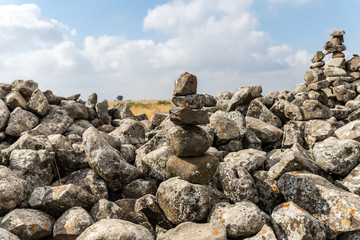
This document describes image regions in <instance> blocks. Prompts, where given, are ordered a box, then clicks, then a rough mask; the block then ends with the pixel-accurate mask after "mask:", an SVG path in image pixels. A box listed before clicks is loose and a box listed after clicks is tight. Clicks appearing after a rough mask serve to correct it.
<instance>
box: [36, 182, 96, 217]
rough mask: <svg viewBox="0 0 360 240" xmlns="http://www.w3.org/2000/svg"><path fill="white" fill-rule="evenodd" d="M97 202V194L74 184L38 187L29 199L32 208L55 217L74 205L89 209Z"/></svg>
mask: <svg viewBox="0 0 360 240" xmlns="http://www.w3.org/2000/svg"><path fill="white" fill-rule="evenodd" d="M96 202H97V198H96V197H95V196H93V195H91V194H90V193H89V192H88V191H86V190H84V189H83V188H81V187H79V186H76V185H73V184H67V185H61V186H56V187H50V186H45V187H37V188H35V189H34V191H33V192H32V193H31V196H30V199H29V204H30V206H31V207H32V208H36V209H39V210H42V211H44V212H47V213H49V214H50V215H51V216H54V217H60V216H61V215H62V214H63V213H64V212H65V211H66V210H68V209H69V208H72V207H82V208H85V209H89V208H90V207H92V206H93V205H94V204H95V203H96Z"/></svg>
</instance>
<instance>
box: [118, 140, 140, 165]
mask: <svg viewBox="0 0 360 240" xmlns="http://www.w3.org/2000/svg"><path fill="white" fill-rule="evenodd" d="M135 151H136V147H135V146H134V145H131V144H123V145H121V147H120V153H119V155H120V157H122V158H123V159H125V161H127V162H128V163H133V162H134V161H135V156H136V153H135Z"/></svg>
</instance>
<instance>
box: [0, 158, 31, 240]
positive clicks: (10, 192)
mask: <svg viewBox="0 0 360 240" xmlns="http://www.w3.org/2000/svg"><path fill="white" fill-rule="evenodd" d="M25 184H26V182H25V181H24V180H23V179H21V178H19V177H18V176H16V174H15V173H14V172H12V171H11V170H10V169H9V168H7V167H5V166H2V165H0V216H3V215H4V214H5V213H7V212H9V211H11V210H12V209H14V208H15V207H16V206H17V205H19V204H20V203H21V202H22V201H23V200H25V198H26V192H25V187H24V185H25ZM0 238H1V233H0Z"/></svg>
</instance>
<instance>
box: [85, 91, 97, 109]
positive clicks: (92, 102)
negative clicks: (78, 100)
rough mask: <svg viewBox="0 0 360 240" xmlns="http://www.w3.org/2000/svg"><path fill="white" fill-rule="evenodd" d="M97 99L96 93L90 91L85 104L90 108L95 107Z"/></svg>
mask: <svg viewBox="0 0 360 240" xmlns="http://www.w3.org/2000/svg"><path fill="white" fill-rule="evenodd" d="M97 100H98V96H97V94H96V93H92V94H90V96H89V97H88V99H87V101H86V103H85V106H86V107H88V108H92V109H95V106H96V104H97Z"/></svg>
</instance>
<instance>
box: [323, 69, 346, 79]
mask: <svg viewBox="0 0 360 240" xmlns="http://www.w3.org/2000/svg"><path fill="white" fill-rule="evenodd" d="M324 74H325V76H326V77H342V76H346V75H347V73H346V71H345V70H344V69H342V68H338V67H327V68H326V69H325V71H324Z"/></svg>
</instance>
